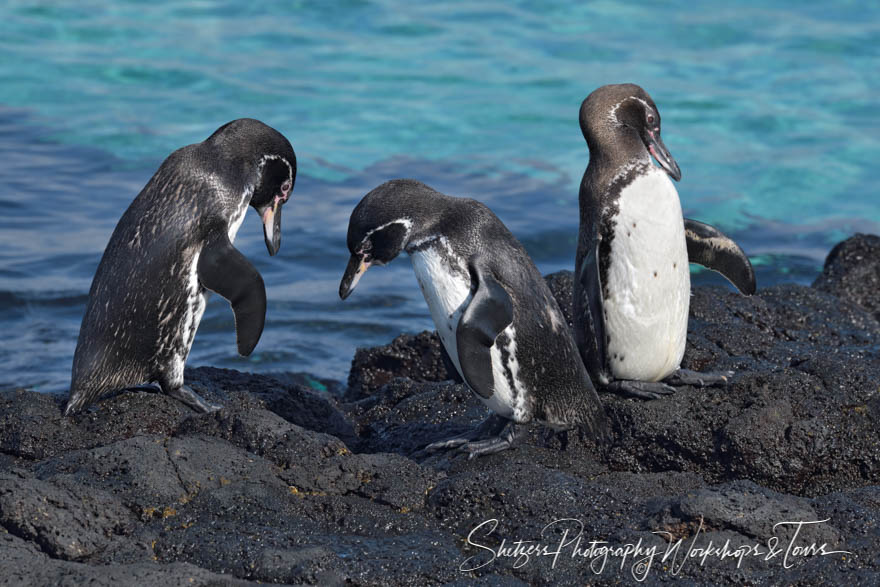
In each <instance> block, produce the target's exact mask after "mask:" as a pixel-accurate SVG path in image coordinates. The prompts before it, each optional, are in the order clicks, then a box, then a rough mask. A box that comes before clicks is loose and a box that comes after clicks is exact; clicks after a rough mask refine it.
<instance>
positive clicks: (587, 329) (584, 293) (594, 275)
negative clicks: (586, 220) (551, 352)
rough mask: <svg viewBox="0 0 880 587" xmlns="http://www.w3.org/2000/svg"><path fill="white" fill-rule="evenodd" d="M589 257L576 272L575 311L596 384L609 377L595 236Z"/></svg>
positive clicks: (586, 361) (578, 334)
mask: <svg viewBox="0 0 880 587" xmlns="http://www.w3.org/2000/svg"><path fill="white" fill-rule="evenodd" d="M592 242H593V243H595V245H594V246H591V247H590V249H589V251H588V253H587V256H586V257H584V259H583V260H582V261H581V264H580V266H579V267H578V268H577V275H575V280H576V282H575V287H574V299H573V305H574V308H573V312H574V339H575V342H576V343H577V347H578V350H579V351H580V354H581V359H582V360H583V361H584V366H586V368H587V373H589V374H590V379H592V380H593V383H594V384H595V385H597V386H598V385H599V382H600V380H601V379H602V378H603V377H605V376H606V373H607V371H608V369H607V367H606V356H605V345H606V344H607V340H606V338H605V316H604V312H603V310H602V278H601V276H600V275H599V240H598V238H595V239H592Z"/></svg>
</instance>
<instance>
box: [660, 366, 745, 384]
mask: <svg viewBox="0 0 880 587" xmlns="http://www.w3.org/2000/svg"><path fill="white" fill-rule="evenodd" d="M732 376H733V371H722V372H719V373H700V372H699V371H691V370H690V369H678V370H677V371H675V372H673V373H672V375H670V376H669V377H667V378H666V379H664V380H663V381H664V382H665V383H668V384H669V385H675V386H681V385H693V386H694V387H713V386H717V387H725V386H727V383H728V382H729V381H730V378H731V377H732Z"/></svg>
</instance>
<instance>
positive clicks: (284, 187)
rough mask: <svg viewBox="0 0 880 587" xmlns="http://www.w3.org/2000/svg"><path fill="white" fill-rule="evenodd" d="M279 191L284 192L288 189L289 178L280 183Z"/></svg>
mask: <svg viewBox="0 0 880 587" xmlns="http://www.w3.org/2000/svg"><path fill="white" fill-rule="evenodd" d="M281 191H282V192H284V193H285V194H286V193H287V192H289V191H290V180H289V179H288V180H287V181H285V182H284V183H282V184H281Z"/></svg>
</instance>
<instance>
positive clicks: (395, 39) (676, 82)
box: [0, 1, 880, 391]
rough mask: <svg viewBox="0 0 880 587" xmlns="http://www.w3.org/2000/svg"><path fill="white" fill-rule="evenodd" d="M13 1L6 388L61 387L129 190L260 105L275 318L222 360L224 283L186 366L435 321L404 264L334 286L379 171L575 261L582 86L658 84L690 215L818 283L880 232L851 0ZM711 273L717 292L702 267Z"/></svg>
mask: <svg viewBox="0 0 880 587" xmlns="http://www.w3.org/2000/svg"><path fill="white" fill-rule="evenodd" d="M413 4H414V3H410V2H400V1H383V2H353V1H349V2H330V1H328V2H264V3H259V5H258V6H255V7H253V8H242V7H241V6H239V3H233V2H210V1H200V2H162V1H153V2H90V1H85V2H77V3H52V2H3V3H0V206H2V208H3V210H4V212H3V215H2V219H0V233H2V234H0V245H2V247H0V249H2V251H0V325H2V327H3V328H4V329H5V330H6V337H5V338H4V340H3V342H2V343H0V386H6V387H9V386H13V385H27V386H32V387H35V388H37V389H42V390H46V391H63V390H64V389H66V387H65V386H66V385H67V378H68V376H69V368H70V361H71V359H72V354H73V348H74V345H75V340H76V334H77V332H78V328H79V320H80V318H81V316H82V311H83V309H84V305H85V299H86V297H85V296H86V293H87V291H88V286H89V283H90V281H91V276H92V274H93V272H94V269H95V267H96V266H97V262H98V260H99V259H100V255H101V252H102V250H103V247H104V245H105V244H106V242H107V239H108V238H109V235H110V233H111V232H112V229H113V226H114V225H115V223H116V221H117V220H118V218H119V216H120V215H121V214H122V212H123V211H124V209H125V207H126V206H127V204H128V202H130V200H131V199H132V198H133V197H134V196H135V195H136V194H137V192H138V191H139V189H140V188H141V187H142V186H143V184H144V183H145V182H146V180H147V179H148V178H149V177H150V175H151V174H152V173H153V171H155V168H156V166H157V165H158V164H159V163H160V162H161V160H162V159H163V158H164V157H165V156H167V154H168V153H169V152H171V151H172V150H174V149H176V148H178V147H180V146H182V145H185V144H189V143H193V142H197V141H201V140H203V139H204V138H205V137H207V136H208V135H209V134H210V133H211V132H212V131H213V130H214V129H215V128H216V127H218V126H220V125H221V124H223V123H224V122H226V121H228V120H230V119H233V118H238V117H242V116H251V117H255V118H259V119H261V120H263V121H265V122H266V123H268V124H270V125H272V126H274V127H275V128H277V129H278V130H280V131H281V132H283V133H284V134H285V135H286V136H287V137H288V138H289V139H290V140H291V142H292V143H293V145H294V148H295V149H296V152H297V155H298V157H299V161H300V165H299V168H300V176H299V178H298V181H297V186H296V191H295V193H294V200H293V201H292V202H291V204H289V205H288V208H287V210H286V211H285V217H284V224H285V225H284V227H283V230H284V239H283V245H282V252H281V254H280V255H279V256H278V257H276V258H271V259H270V258H268V257H267V256H266V254H265V250H264V248H263V245H262V244H261V240H262V239H261V235H260V229H259V222H258V221H257V220H256V219H255V218H249V219H248V220H247V221H246V222H245V224H244V225H243V227H242V229H241V232H240V233H239V238H238V240H237V241H236V244H237V246H239V247H240V248H241V249H242V250H243V252H244V253H245V254H246V255H247V256H248V257H249V258H251V259H253V260H254V262H255V263H256V264H257V266H258V268H259V269H260V270H261V272H263V275H264V277H265V278H266V282H267V287H268V290H269V297H270V309H269V312H270V313H269V316H268V324H267V330H266V332H265V333H264V337H263V339H262V341H261V342H260V345H259V346H258V347H257V351H256V352H255V354H254V355H253V356H252V357H251V358H249V359H242V358H239V357H236V355H235V345H234V335H233V334H232V316H231V313H230V312H229V311H228V309H227V308H226V307H225V304H224V303H223V301H222V300H217V299H214V300H212V302H211V304H210V305H209V309H208V312H207V314H206V316H205V319H204V321H203V323H202V326H201V328H200V331H199V335H198V336H197V337H196V342H195V345H194V347H193V352H192V355H191V360H190V363H191V364H212V365H219V366H232V367H237V368H242V369H250V370H255V371H272V370H292V371H310V372H312V373H315V374H317V375H321V376H324V377H331V378H335V379H344V378H345V376H346V373H347V369H348V362H349V360H350V358H351V355H352V352H353V350H354V348H355V347H356V346H363V345H370V344H377V343H382V342H385V341H387V340H388V339H389V338H391V337H393V336H394V335H396V334H397V333H399V332H402V331H417V330H421V329H423V328H428V327H430V326H431V322H430V317H429V316H428V314H427V309H426V307H425V305H424V301H423V300H422V299H421V295H420V293H419V291H418V288H417V286H416V284H415V279H414V278H413V277H412V272H411V270H410V268H409V266H408V263H407V262H406V261H405V260H400V261H399V262H397V263H395V264H393V265H392V266H390V267H388V268H386V269H384V270H380V271H371V272H370V273H369V274H368V275H367V276H366V277H365V279H364V281H363V282H362V284H361V286H360V287H359V289H358V291H357V292H356V294H355V295H354V296H353V297H352V298H350V300H349V301H348V302H346V303H345V304H343V303H341V302H339V301H338V300H337V299H336V297H335V295H336V294H335V291H336V287H337V286H338V279H339V276H340V275H341V273H342V270H343V268H344V265H345V260H346V258H347V253H346V251H345V244H344V234H345V228H346V224H347V218H348V214H349V212H350V210H351V208H352V207H353V205H354V204H355V203H356V202H357V201H358V199H359V198H360V197H361V196H362V195H363V194H364V193H366V192H367V191H369V189H371V188H372V187H374V186H375V185H377V184H378V183H380V182H381V181H383V180H385V179H388V178H392V177H400V176H408V177H416V178H419V179H422V180H424V181H426V182H428V183H430V184H431V185H433V186H434V187H436V188H437V189H440V190H441V191H444V192H447V193H450V194H455V195H469V196H473V197H477V198H479V199H481V200H483V201H485V202H486V203H487V204H488V205H489V206H490V207H492V208H493V209H494V210H495V211H496V213H498V214H499V216H500V217H501V218H502V220H504V221H505V222H506V223H507V224H508V226H510V228H511V229H512V230H513V231H514V232H515V234H517V236H519V237H520V239H521V240H523V242H524V243H525V244H526V246H527V248H528V249H529V251H530V253H532V255H533V257H534V258H535V260H536V262H537V263H538V265H539V267H540V268H541V269H542V270H544V271H552V270H556V269H561V268H570V266H571V265H572V259H573V255H574V239H575V235H576V230H577V185H578V182H579V180H580V176H581V173H582V172H583V169H584V167H585V165H586V162H587V157H588V154H587V150H586V146H585V144H584V142H583V138H582V137H581V135H580V130H579V128H578V124H577V112H578V107H579V105H580V102H581V100H582V99H583V98H584V97H585V96H586V95H587V94H588V93H589V92H590V91H591V90H593V89H594V88H596V87H597V86H599V85H602V84H605V83H612V82H622V81H632V82H636V83H639V84H640V85H642V86H643V87H644V88H645V89H646V90H647V91H648V92H650V93H651V95H652V96H653V98H654V99H655V101H656V102H657V104H658V106H659V109H660V112H661V114H662V116H663V124H664V126H663V129H664V130H663V134H664V139H665V142H666V144H667V146H668V147H669V148H670V150H671V151H672V153H673V154H674V155H675V157H676V159H677V160H678V162H679V164H680V165H681V168H682V172H683V178H682V181H681V183H680V184H679V185H678V188H679V192H680V194H681V197H682V203H683V206H684V208H685V211H686V214H687V215H689V216H691V217H694V218H698V219H701V220H704V221H708V222H711V223H714V224H717V225H718V226H720V227H721V228H723V229H724V230H726V231H728V232H730V233H731V234H733V235H734V236H735V237H736V238H737V239H738V240H739V241H740V242H741V243H742V244H743V245H744V248H745V249H746V250H747V252H748V253H749V254H750V255H752V257H753V260H754V261H755V263H756V265H757V267H758V272H759V286H760V285H762V284H763V285H766V284H769V283H773V282H776V281H785V280H795V281H800V282H804V283H807V282H810V281H811V280H812V279H813V278H814V276H815V275H816V273H817V272H818V271H819V269H820V268H821V262H822V259H823V258H824V255H825V253H826V252H827V250H828V248H829V247H830V246H831V245H832V244H833V243H834V242H836V241H837V240H839V239H840V238H842V237H844V236H846V235H848V234H851V233H852V232H855V231H863V232H880V206H878V204H877V190H876V187H875V185H876V181H877V179H878V173H877V171H876V164H875V162H876V161H877V160H878V159H880V138H878V137H880V132H878V131H880V117H878V115H877V113H878V111H880V103H878V99H877V95H878V89H880V75H878V74H877V72H878V71H880V49H878V47H880V4H877V3H863V2H837V3H810V4H809V5H803V4H802V3H798V4H795V3H788V2H739V3H735V4H734V3H726V2H703V3H694V2H653V3H646V4H644V5H637V4H635V3H614V2H549V3H548V2H540V3H539V2H479V3H476V2H443V3H439V2H438V3H430V4H424V5H413ZM696 279H697V281H698V282H712V283H716V282H717V281H716V279H715V278H714V277H713V276H710V275H706V274H700V275H698V276H697V278H696Z"/></svg>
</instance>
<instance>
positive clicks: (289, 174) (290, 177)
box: [257, 155, 293, 184]
mask: <svg viewBox="0 0 880 587" xmlns="http://www.w3.org/2000/svg"><path fill="white" fill-rule="evenodd" d="M278 159H280V160H281V161H283V162H284V164H285V165H287V181H289V182H290V183H291V184H293V167H292V166H291V165H290V162H289V161H288V160H287V159H285V158H284V157H282V156H281V155H263V156H262V157H261V158H260V162H259V164H258V165H257V167H258V168H259V169H262V168H263V166H264V165H265V164H266V161H274V160H278Z"/></svg>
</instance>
